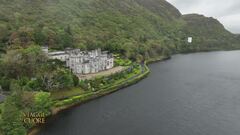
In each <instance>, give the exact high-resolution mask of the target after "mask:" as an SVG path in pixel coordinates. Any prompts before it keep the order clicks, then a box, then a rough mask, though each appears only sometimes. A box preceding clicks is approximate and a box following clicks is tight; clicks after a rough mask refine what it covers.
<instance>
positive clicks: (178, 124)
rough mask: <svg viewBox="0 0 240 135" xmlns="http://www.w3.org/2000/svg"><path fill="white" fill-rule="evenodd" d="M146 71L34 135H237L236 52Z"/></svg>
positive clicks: (186, 58)
mask: <svg viewBox="0 0 240 135" xmlns="http://www.w3.org/2000/svg"><path fill="white" fill-rule="evenodd" d="M149 67H150V69H151V74H150V75H149V77H148V78H146V79H144V80H143V81H141V82H139V83H138V84H136V85H133V86H130V87H128V88H125V89H122V90H120V91H118V92H116V93H113V94H111V95H108V96H105V97H102V98H99V99H96V100H94V101H91V102H88V103H86V104H84V105H81V106H78V107H75V108H73V109H70V110H68V111H65V112H63V113H60V114H59V115H57V116H56V118H55V120H53V121H51V122H49V123H48V124H47V125H46V126H45V127H43V129H42V131H41V132H40V133H39V135H240V51H227V52H225V51H222V52H208V53H195V54H185V55H175V56H173V57H172V59H171V60H168V61H164V62H158V63H155V64H151V65H149Z"/></svg>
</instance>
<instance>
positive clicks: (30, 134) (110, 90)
mask: <svg viewBox="0 0 240 135" xmlns="http://www.w3.org/2000/svg"><path fill="white" fill-rule="evenodd" d="M168 59H171V56H169V57H166V56H160V57H156V58H152V59H149V60H148V61H146V62H145V64H144V68H145V71H144V72H143V73H141V74H139V75H138V76H137V77H135V78H134V79H133V80H130V81H126V82H124V83H119V84H118V85H116V86H113V87H110V88H108V89H107V90H103V91H98V92H96V93H94V94H93V95H90V96H89V97H88V96H86V98H85V99H84V100H80V101H78V102H76V103H73V104H70V105H64V106H61V107H56V108H54V109H53V110H52V114H51V115H50V116H48V117H47V118H46V121H47V122H46V123H45V124H43V125H36V126H34V127H32V128H30V129H29V131H28V134H27V135H37V134H38V133H39V132H40V131H41V129H42V128H43V127H44V125H46V124H47V123H48V122H49V121H51V120H54V117H55V116H56V115H58V114H59V113H62V112H64V111H67V110H69V109H72V108H74V107H77V106H80V105H82V104H84V103H87V102H90V101H93V100H94V99H98V98H101V97H104V96H107V95H109V94H111V93H114V92H117V91H119V90H121V89H123V88H126V87H128V86H131V85H134V84H136V83H138V82H139V81H141V80H143V79H144V78H146V77H147V76H148V75H149V74H150V69H149V68H148V64H152V63H156V62H160V61H165V60H168Z"/></svg>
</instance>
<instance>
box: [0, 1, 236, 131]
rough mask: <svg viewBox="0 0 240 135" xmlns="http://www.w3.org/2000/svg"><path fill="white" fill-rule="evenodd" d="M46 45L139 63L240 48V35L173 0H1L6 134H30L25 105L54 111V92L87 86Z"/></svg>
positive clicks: (0, 113)
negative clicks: (24, 119)
mask: <svg viewBox="0 0 240 135" xmlns="http://www.w3.org/2000/svg"><path fill="white" fill-rule="evenodd" d="M188 37H193V43H191V44H189V43H187V38H188ZM41 46H48V47H49V48H50V49H51V50H63V49H65V48H68V47H70V48H80V49H82V50H91V49H96V48H102V49H103V50H108V51H110V52H112V53H114V54H118V55H120V57H121V58H122V59H125V60H127V61H128V60H131V61H134V62H139V61H143V60H148V59H150V58H156V57H160V56H170V55H172V54H175V53H189V52H197V51H213V50H232V49H239V48H240V36H239V35H235V34H232V33H231V32H229V31H227V30H226V29H225V28H224V26H223V25H222V24H221V23H220V22H219V21H218V20H216V19H214V18H211V17H210V18H209V17H205V16H203V15H197V14H190V15H182V14H181V13H180V12H179V11H178V10H177V9H176V8H175V7H174V6H172V5H171V4H170V3H168V2H166V1H165V0H0V91H4V92H6V93H7V94H9V95H11V96H9V97H8V98H7V99H6V101H5V103H4V105H1V104H0V126H1V128H0V134H1V132H2V133H3V134H4V135H25V134H26V129H28V128H29V127H31V126H32V125H24V124H23V123H22V121H21V116H22V115H21V114H22V112H23V110H24V111H43V112H46V113H50V107H51V104H52V101H51V99H50V98H49V97H50V95H49V92H51V91H56V90H62V89H68V88H72V87H79V85H81V83H82V82H81V83H79V80H78V78H77V77H76V76H75V75H74V74H72V73H71V71H70V70H68V69H67V68H65V67H64V63H62V62H60V61H57V60H49V59H48V58H47V56H46V55H45V54H44V53H43V52H42V51H41ZM119 76H122V75H118V77H119ZM126 76H127V75H126ZM120 78H121V77H120ZM113 80H114V79H113ZM98 81H99V80H98ZM110 81H112V80H110ZM92 84H95V82H93V83H92ZM82 85H85V86H86V87H88V85H86V84H82ZM40 91H41V92H40ZM1 108H3V109H1ZM13 122H14V123H15V124H14V125H12V123H13Z"/></svg>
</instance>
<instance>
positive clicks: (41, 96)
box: [33, 92, 53, 115]
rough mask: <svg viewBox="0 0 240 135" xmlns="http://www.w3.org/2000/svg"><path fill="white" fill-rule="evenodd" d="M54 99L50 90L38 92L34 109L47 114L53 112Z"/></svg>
mask: <svg viewBox="0 0 240 135" xmlns="http://www.w3.org/2000/svg"><path fill="white" fill-rule="evenodd" d="M52 104H53V102H52V99H51V98H50V93H48V92H38V93H37V94H36V95H35V96H34V108H33V111H35V112H38V113H39V112H41V113H44V114H45V115H49V114H51V107H52Z"/></svg>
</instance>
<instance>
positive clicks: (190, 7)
mask: <svg viewBox="0 0 240 135" xmlns="http://www.w3.org/2000/svg"><path fill="white" fill-rule="evenodd" d="M167 1H168V2H170V3H172V4H173V5H174V6H176V7H177V8H178V9H179V10H180V11H181V12H182V13H183V14H189V13H198V14H203V15H205V16H208V17H210V16H212V17H215V18H217V19H218V20H219V21H221V22H222V23H223V24H224V26H225V27H226V28H227V29H228V30H230V31H231V32H233V33H240V8H239V7H240V1H239V0H228V1H220V0H167Z"/></svg>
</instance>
